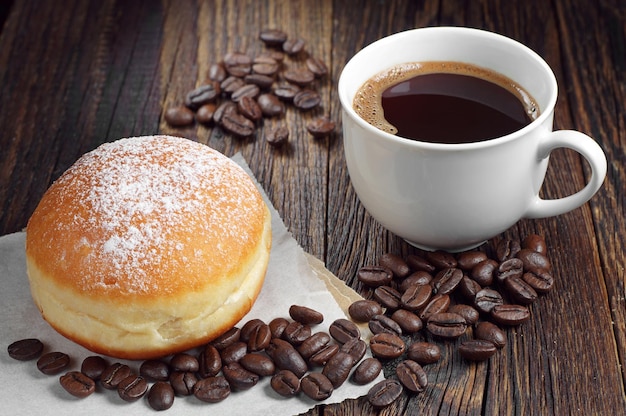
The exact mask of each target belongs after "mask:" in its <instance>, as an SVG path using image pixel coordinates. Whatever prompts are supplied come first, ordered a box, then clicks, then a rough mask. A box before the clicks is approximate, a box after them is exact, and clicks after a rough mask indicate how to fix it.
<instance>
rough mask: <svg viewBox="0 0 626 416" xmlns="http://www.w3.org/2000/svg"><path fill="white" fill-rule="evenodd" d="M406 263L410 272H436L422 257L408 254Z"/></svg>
mask: <svg viewBox="0 0 626 416" xmlns="http://www.w3.org/2000/svg"><path fill="white" fill-rule="evenodd" d="M406 262H407V264H408V265H409V267H410V268H411V270H415V271H423V272H426V273H433V272H434V271H435V270H436V267H435V266H434V265H433V264H432V263H431V262H430V261H428V260H427V259H426V258H424V257H422V256H418V255H417V254H409V255H408V256H407V258H406Z"/></svg>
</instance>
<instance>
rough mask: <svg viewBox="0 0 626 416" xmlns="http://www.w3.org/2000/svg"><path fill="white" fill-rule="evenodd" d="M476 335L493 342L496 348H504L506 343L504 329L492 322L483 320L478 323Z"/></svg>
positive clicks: (475, 330)
mask: <svg viewBox="0 0 626 416" xmlns="http://www.w3.org/2000/svg"><path fill="white" fill-rule="evenodd" d="M474 336H475V337H476V338H478V339H484V340H485V341H490V342H492V343H493V345H495V346H496V348H503V347H504V346H505V345H506V335H505V334H504V331H503V330H501V329H500V328H499V327H498V326H497V325H495V324H493V323H491V322H487V321H483V322H480V323H479V324H478V325H476V328H475V329H474Z"/></svg>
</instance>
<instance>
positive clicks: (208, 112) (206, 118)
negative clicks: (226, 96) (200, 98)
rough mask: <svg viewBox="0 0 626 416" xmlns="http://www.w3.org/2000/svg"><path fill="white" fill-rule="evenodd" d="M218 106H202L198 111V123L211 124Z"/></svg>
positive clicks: (210, 104) (211, 104)
mask: <svg viewBox="0 0 626 416" xmlns="http://www.w3.org/2000/svg"><path fill="white" fill-rule="evenodd" d="M216 109H217V106H216V105H215V104H213V103H209V104H204V105H203V106H200V108H198V110H197V111H196V121H197V122H198V123H202V124H211V123H212V122H213V115H214V114H215V110H216Z"/></svg>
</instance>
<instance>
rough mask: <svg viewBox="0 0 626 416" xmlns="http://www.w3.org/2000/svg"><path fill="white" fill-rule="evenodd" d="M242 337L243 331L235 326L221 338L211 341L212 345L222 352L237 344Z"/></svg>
mask: <svg viewBox="0 0 626 416" xmlns="http://www.w3.org/2000/svg"><path fill="white" fill-rule="evenodd" d="M240 337H241V329H239V328H237V327H236V326H234V327H232V328H231V329H229V330H228V331H226V332H224V333H223V334H222V335H220V336H219V337H217V338H215V339H214V340H213V341H211V345H213V346H214V347H215V348H217V350H218V351H221V350H223V349H224V348H226V347H228V346H229V345H232V344H234V343H235V342H237V341H239V339H240Z"/></svg>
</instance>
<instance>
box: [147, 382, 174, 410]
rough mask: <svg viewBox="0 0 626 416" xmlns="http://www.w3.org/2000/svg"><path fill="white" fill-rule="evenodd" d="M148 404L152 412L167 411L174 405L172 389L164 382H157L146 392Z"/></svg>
mask: <svg viewBox="0 0 626 416" xmlns="http://www.w3.org/2000/svg"><path fill="white" fill-rule="evenodd" d="M148 404H149V405H150V407H151V408H153V409H154V410H167V409H169V408H170V407H172V405H173V404H174V389H173V388H172V386H171V385H170V384H169V383H166V382H165V381H157V382H156V383H154V384H153V385H152V387H150V390H149V391H148Z"/></svg>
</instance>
